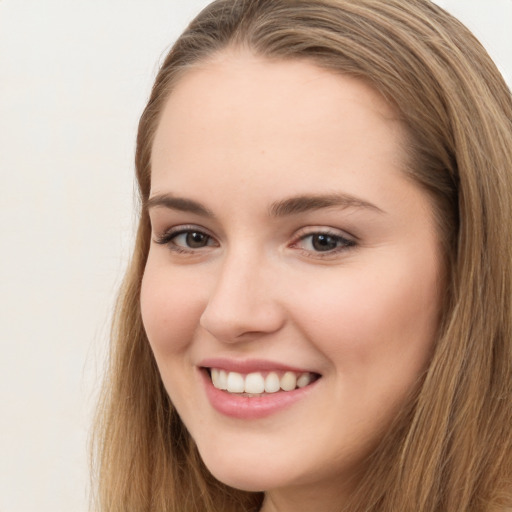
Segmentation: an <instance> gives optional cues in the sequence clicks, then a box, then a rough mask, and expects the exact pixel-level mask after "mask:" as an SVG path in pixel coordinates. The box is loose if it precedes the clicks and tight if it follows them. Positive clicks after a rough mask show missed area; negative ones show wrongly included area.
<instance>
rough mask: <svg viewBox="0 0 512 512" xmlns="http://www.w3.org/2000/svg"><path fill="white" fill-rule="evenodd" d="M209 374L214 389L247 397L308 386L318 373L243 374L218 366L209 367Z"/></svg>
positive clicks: (273, 372)
mask: <svg viewBox="0 0 512 512" xmlns="http://www.w3.org/2000/svg"><path fill="white" fill-rule="evenodd" d="M209 374H210V378H211V381H212V384H213V386H214V387H215V388H216V389H219V390H222V391H227V392H228V393H231V394H239V395H240V394H241V395H243V396H249V397H254V396H265V395H266V394H271V393H277V392H278V391H293V390H295V389H297V388H303V387H306V386H308V385H309V384H311V383H312V382H314V381H315V380H316V379H317V378H318V375H316V374H314V373H310V372H300V373H299V372H293V371H285V372H283V371H281V372H278V371H269V372H252V373H248V374H243V373H238V372H233V371H230V372H228V371H226V370H223V369H220V368H211V369H210V371H209Z"/></svg>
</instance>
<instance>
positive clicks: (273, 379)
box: [265, 372, 281, 393]
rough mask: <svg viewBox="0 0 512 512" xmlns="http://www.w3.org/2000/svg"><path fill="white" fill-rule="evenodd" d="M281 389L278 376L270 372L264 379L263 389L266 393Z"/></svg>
mask: <svg viewBox="0 0 512 512" xmlns="http://www.w3.org/2000/svg"><path fill="white" fill-rule="evenodd" d="M280 389H281V385H280V382H279V376H278V375H277V373H275V372H270V373H269V374H268V375H267V378H266V379H265V391H266V392H267V393H275V392H276V391H279V390H280Z"/></svg>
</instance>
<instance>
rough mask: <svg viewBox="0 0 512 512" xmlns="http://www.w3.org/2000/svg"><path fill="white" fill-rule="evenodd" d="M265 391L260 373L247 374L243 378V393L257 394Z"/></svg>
mask: <svg viewBox="0 0 512 512" xmlns="http://www.w3.org/2000/svg"><path fill="white" fill-rule="evenodd" d="M263 391H265V381H264V380H263V375H261V373H249V374H248V375H247V376H246V377H245V392H246V393H252V394H255V395H257V394H259V393H263Z"/></svg>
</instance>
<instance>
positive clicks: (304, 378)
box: [297, 373, 312, 388]
mask: <svg viewBox="0 0 512 512" xmlns="http://www.w3.org/2000/svg"><path fill="white" fill-rule="evenodd" d="M311 380H312V376H311V374H310V373H303V374H302V375H301V376H300V377H299V378H298V379H297V387H298V388H303V387H305V386H307V385H308V384H310V383H311Z"/></svg>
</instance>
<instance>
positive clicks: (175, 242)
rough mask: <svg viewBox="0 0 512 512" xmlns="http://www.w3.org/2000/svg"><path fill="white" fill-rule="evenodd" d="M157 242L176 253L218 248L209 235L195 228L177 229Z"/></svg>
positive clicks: (159, 238) (167, 233)
mask: <svg viewBox="0 0 512 512" xmlns="http://www.w3.org/2000/svg"><path fill="white" fill-rule="evenodd" d="M155 242H156V243H157V244H160V245H168V246H169V248H170V249H171V250H172V251H175V252H193V251H195V250H198V249H203V248H204V247H211V246H216V245H217V243H216V242H215V240H214V239H213V238H212V237H211V236H210V235H208V234H206V233H204V232H203V231H200V230H198V229H195V228H183V227H181V228H177V229H173V230H170V231H168V232H166V233H164V234H163V235H162V236H160V237H157V238H156V239H155Z"/></svg>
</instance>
